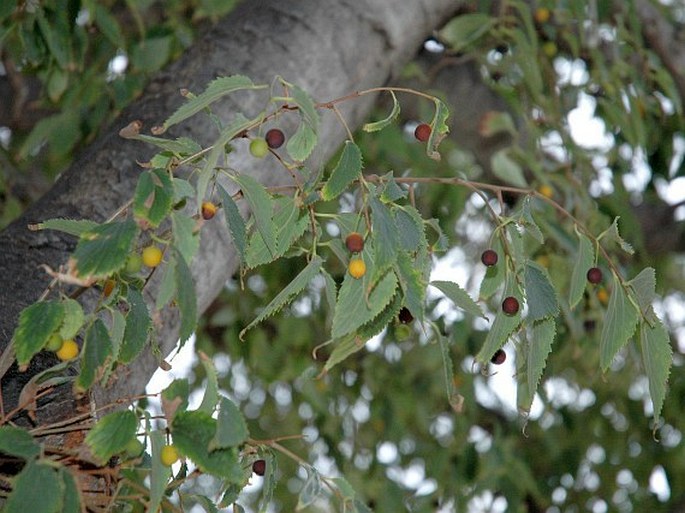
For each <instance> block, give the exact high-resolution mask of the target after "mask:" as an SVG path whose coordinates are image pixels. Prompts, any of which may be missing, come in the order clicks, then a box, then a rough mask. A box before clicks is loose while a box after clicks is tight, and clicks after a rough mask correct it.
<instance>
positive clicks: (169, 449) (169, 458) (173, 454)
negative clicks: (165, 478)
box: [159, 445, 178, 467]
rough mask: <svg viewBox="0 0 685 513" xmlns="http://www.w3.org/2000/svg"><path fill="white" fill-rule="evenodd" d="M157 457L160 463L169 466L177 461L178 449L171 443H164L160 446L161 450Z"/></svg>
mask: <svg viewBox="0 0 685 513" xmlns="http://www.w3.org/2000/svg"><path fill="white" fill-rule="evenodd" d="M159 459H160V460H161V461H162V465H166V466H167V467H170V466H171V465H173V464H174V463H176V462H177V461H178V449H176V447H174V446H173V445H165V446H164V447H162V452H161V453H160V454H159Z"/></svg>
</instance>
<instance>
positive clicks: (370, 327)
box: [356, 294, 402, 340]
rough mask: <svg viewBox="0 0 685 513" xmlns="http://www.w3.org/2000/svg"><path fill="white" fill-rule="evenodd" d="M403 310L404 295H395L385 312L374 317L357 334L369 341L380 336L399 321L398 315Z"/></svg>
mask: <svg viewBox="0 0 685 513" xmlns="http://www.w3.org/2000/svg"><path fill="white" fill-rule="evenodd" d="M400 308H402V295H401V294H395V296H394V297H393V298H392V301H391V302H390V303H389V304H388V306H386V307H385V308H384V309H383V311H382V312H381V313H380V314H378V315H377V316H376V317H374V318H373V319H372V320H371V321H369V322H367V323H366V324H364V325H363V326H361V327H359V328H358V329H357V331H356V334H357V335H358V336H359V338H361V339H363V340H369V339H371V338H372V337H375V336H376V335H378V334H379V333H380V332H381V331H383V330H384V329H385V328H387V327H388V325H389V324H390V323H391V322H393V321H394V320H395V319H397V314H399V313H400Z"/></svg>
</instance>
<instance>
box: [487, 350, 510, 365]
mask: <svg viewBox="0 0 685 513" xmlns="http://www.w3.org/2000/svg"><path fill="white" fill-rule="evenodd" d="M506 359H507V353H505V352H504V349H498V350H497V351H495V354H493V355H492V358H490V361H491V362H492V363H494V364H495V365H502V364H503V363H504V361H505V360H506Z"/></svg>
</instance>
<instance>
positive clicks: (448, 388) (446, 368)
mask: <svg viewBox="0 0 685 513" xmlns="http://www.w3.org/2000/svg"><path fill="white" fill-rule="evenodd" d="M436 337H437V339H438V343H439V344H440V355H441V356H442V372H443V378H444V379H445V392H446V393H447V402H448V403H449V404H450V406H451V407H452V409H453V410H454V412H455V413H461V410H462V407H463V397H462V396H460V395H459V394H458V393H457V391H456V390H455V388H454V364H453V362H452V356H451V355H450V348H449V345H448V344H447V340H446V339H445V337H443V336H442V335H441V334H440V333H437V334H436Z"/></svg>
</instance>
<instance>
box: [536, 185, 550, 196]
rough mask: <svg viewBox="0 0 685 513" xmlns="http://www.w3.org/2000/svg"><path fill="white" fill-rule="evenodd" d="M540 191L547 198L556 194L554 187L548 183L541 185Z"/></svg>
mask: <svg viewBox="0 0 685 513" xmlns="http://www.w3.org/2000/svg"><path fill="white" fill-rule="evenodd" d="M538 192H539V193H540V194H542V195H543V196H544V197H545V198H550V199H551V198H552V197H553V196H554V189H552V187H550V186H549V185H547V184H542V185H541V186H540V187H538Z"/></svg>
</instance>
